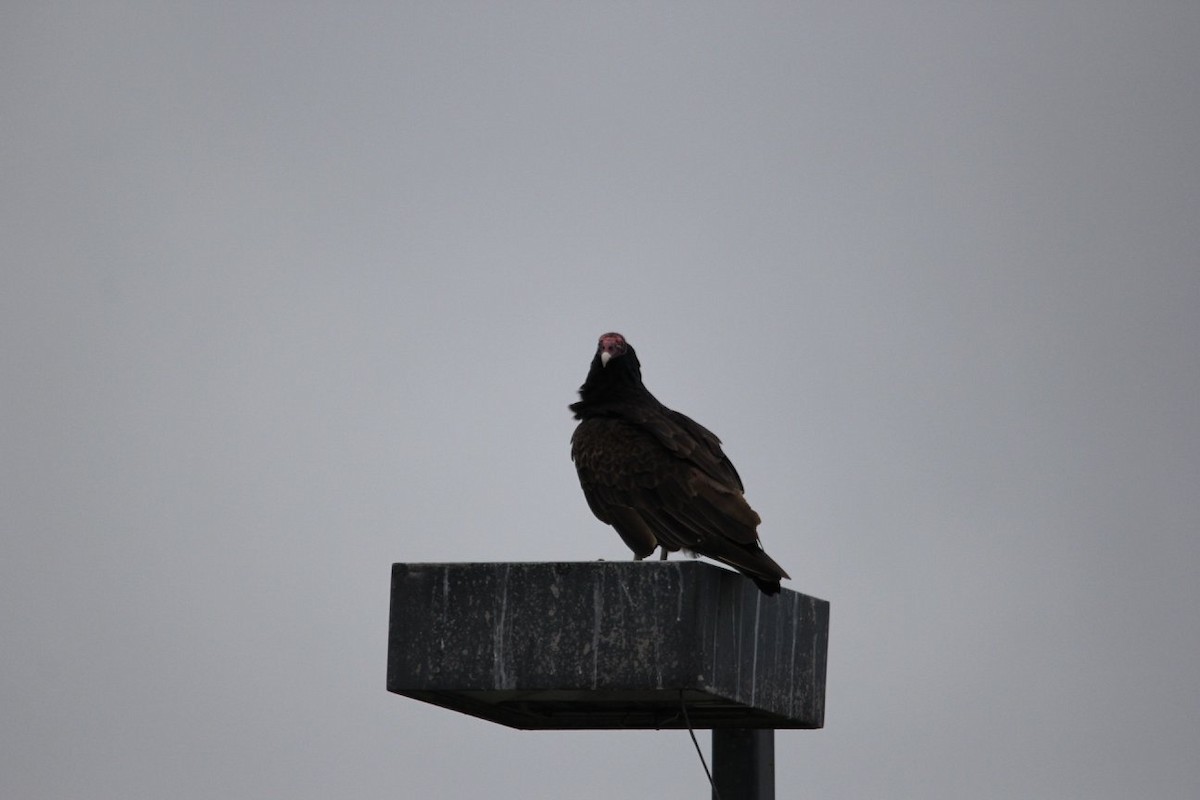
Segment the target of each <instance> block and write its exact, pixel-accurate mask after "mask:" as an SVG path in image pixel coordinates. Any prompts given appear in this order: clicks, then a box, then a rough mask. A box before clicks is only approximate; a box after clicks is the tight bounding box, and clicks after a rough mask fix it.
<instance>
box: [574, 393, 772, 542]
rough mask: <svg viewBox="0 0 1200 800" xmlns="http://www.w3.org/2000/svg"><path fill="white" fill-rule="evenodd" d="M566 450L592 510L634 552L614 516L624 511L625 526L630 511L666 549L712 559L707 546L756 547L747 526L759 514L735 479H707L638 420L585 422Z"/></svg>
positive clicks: (752, 527) (756, 520) (754, 536)
mask: <svg viewBox="0 0 1200 800" xmlns="http://www.w3.org/2000/svg"><path fill="white" fill-rule="evenodd" d="M681 441H682V440H681ZM571 456H572V458H573V459H574V460H575V468H576V470H578V472H579V482H580V484H581V485H582V486H583V491H584V495H585V496H586V497H587V500H588V505H589V506H591V508H592V511H593V513H595V514H596V516H597V517H599V518H600V520H601V521H604V522H608V523H609V524H610V525H613V527H616V528H617V530H618V532H619V533H621V536H622V538H625V540H626V544H629V545H630V548H631V549H633V551H634V553H635V554H637V553H638V552H639V549H638V548H637V547H635V546H634V545H633V544H631V543H630V541H629V536H628V535H627V531H623V530H622V529H621V526H620V525H619V524H618V522H619V520H618V519H617V517H618V516H621V515H623V516H625V517H626V519H625V520H624V522H625V523H626V525H627V526H628V525H629V519H628V518H629V517H631V516H632V517H633V518H636V519H638V520H640V521H641V522H642V523H643V526H644V528H645V529H647V530H648V531H649V532H650V533H651V534H652V535H653V537H654V539H655V540H656V541H657V543H658V544H661V545H663V546H664V547H666V548H667V549H669V550H679V549H687V550H694V551H695V552H698V553H701V554H704V555H710V554H711V555H713V556H714V557H717V556H716V553H715V552H714V553H710V551H713V550H714V549H715V550H718V551H720V550H723V549H726V548H724V547H723V543H727V544H728V545H729V546H731V547H736V548H738V549H741V548H744V547H746V546H750V547H752V548H753V549H754V550H756V551H757V552H761V550H760V549H759V547H758V535H757V532H756V530H755V529H756V527H757V526H758V524H759V517H758V514H756V513H755V512H754V510H753V509H752V508H750V505H749V504H748V503H747V502H746V500H745V498H743V497H742V493H741V488H740V484H739V485H738V486H736V487H734V486H729V485H727V484H726V483H724V482H722V481H718V480H716V479H714V478H712V477H711V476H710V475H708V474H707V472H706V471H704V470H703V469H701V468H700V467H699V466H697V465H696V464H695V463H694V462H693V461H692V460H690V459H687V458H683V457H681V456H680V455H677V454H676V452H673V451H672V450H671V449H669V448H668V447H667V446H665V445H664V444H663V443H662V441H661V440H660V437H659V436H657V435H655V434H654V433H651V432H649V431H647V430H646V429H644V428H642V427H641V426H638V425H634V424H630V423H629V422H627V421H625V420H623V419H618V418H613V417H599V418H594V419H589V420H585V421H584V422H582V423H580V425H579V427H578V428H576V431H575V435H574V436H573V437H572V440H571ZM649 549H650V550H653V549H654V545H653V544H651V545H650V548H649ZM730 563H735V562H734V561H732V560H731V562H730Z"/></svg>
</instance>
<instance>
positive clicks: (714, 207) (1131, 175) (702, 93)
mask: <svg viewBox="0 0 1200 800" xmlns="http://www.w3.org/2000/svg"><path fill="white" fill-rule="evenodd" d="M1198 42H1200V5H1198V4H1196V3H1185V2H1181V3H1127V4H1115V3H1100V2H1096V3H1083V2H1075V3H1066V2H1062V3H1058V2H1054V3H1036V4H1035V3H1022V4H1017V3H1007V4H990V3H989V4H982V3H980V4H965V3H964V4H958V3H946V4H942V3H937V4H934V3H907V4H899V3H890V2H889V3H883V2H880V3H868V4H855V5H854V6H853V7H851V6H850V4H822V5H813V4H791V3H789V4H783V3H778V4H746V3H737V4H734V3H730V4H722V5H716V4H709V3H661V4H625V3H621V4H596V3H536V4H535V3H518V4H482V3H470V4H453V3H440V4H432V3H430V4H403V3H401V4H397V3H379V4H375V3H370V4H329V5H328V6H321V5H313V4H291V3H289V4H284V3H261V4H246V3H228V4H221V3H203V4H200V3H196V4H187V3H177V4H160V3H149V4H138V3H112V2H90V3H10V4H8V6H7V7H6V10H5V12H4V14H3V24H2V25H0V102H2V106H3V115H2V120H3V121H2V122H0V180H2V183H3V187H4V189H3V192H2V193H0V226H2V231H3V239H2V240H3V253H2V256H0V258H2V284H0V287H2V291H0V369H2V373H0V374H3V377H4V387H5V388H4V391H3V393H2V395H0V413H2V418H0V422H2V427H0V437H2V438H0V469H2V470H3V472H2V475H0V491H2V493H3V495H2V502H0V523H2V525H3V533H4V542H5V544H4V546H3V557H2V558H0V602H2V604H3V608H4V613H3V615H2V616H0V642H2V643H3V646H2V648H0V795H2V796H4V797H12V798H35V797H36V798H89V799H91V798H122V800H124V799H126V798H131V797H173V798H184V799H185V800H191V799H192V798H265V797H289V798H297V799H298V800H306V799H307V798H314V799H315V798H322V799H323V798H330V797H353V798H366V799H370V798H378V799H379V800H383V799H384V798H388V799H389V800H390V799H391V798H396V797H446V798H458V797H487V798H529V797H534V798H585V799H586V798H604V799H605V800H608V798H612V797H662V798H695V797H706V796H707V795H706V792H707V786H706V783H705V779H704V775H703V772H702V771H701V769H700V766H699V764H698V763H697V761H696V756H695V753H694V751H693V750H692V747H691V743H690V741H689V740H688V739H687V736H686V734H684V733H681V732H661V733H658V732H639V733H618V732H589V733H582V732H568V733H529V732H517V731H512V730H509V729H506V728H500V727H498V726H493V725H490V724H487V723H483V722H480V721H477V720H475V719H472V718H469V717H465V716H461V715H457V714H454V713H452V712H449V711H444V710H441V709H436V708H431V707H426V706H423V705H422V704H420V703H417V702H415V701H412V700H407V699H403V698H400V697H397V696H394V695H390V694H388V693H387V692H386V691H385V688H384V678H385V668H386V637H387V608H388V585H389V571H390V565H391V563H392V562H395V561H414V562H417V561H506V560H590V559H597V558H606V559H622V558H626V557H627V556H628V551H627V550H626V549H625V547H624V545H623V544H622V543H621V541H620V540H619V538H618V537H617V536H616V534H615V533H614V532H613V531H612V530H611V529H609V528H607V527H605V526H603V525H601V524H600V523H599V522H597V521H596V520H595V519H593V518H592V516H591V514H590V512H589V511H588V509H587V506H586V504H585V503H584V500H583V496H582V493H581V492H580V490H579V487H578V484H577V481H576V478H575V474H574V470H573V468H572V465H571V463H570V460H569V456H568V439H569V437H570V435H571V431H572V428H573V424H574V423H573V421H572V420H571V418H570V415H569V414H568V412H567V410H566V406H567V404H568V403H570V402H573V401H574V400H575V399H576V395H575V391H576V389H577V387H578V386H579V384H580V383H581V382H582V381H583V378H584V375H585V374H586V371H587V366H588V362H589V360H590V359H591V357H592V353H593V349H594V347H595V339H596V336H597V335H598V334H600V333H602V332H604V331H608V330H617V331H620V332H622V333H624V334H625V335H626V336H627V337H628V338H629V339H630V341H631V342H633V343H634V345H635V346H636V347H637V348H638V351H639V354H640V356H641V360H642V363H643V369H644V374H645V378H646V382H647V385H648V386H649V387H650V389H651V390H652V391H654V392H655V394H657V395H658V397H659V398H660V399H662V400H663V401H664V402H666V403H667V404H668V405H671V406H672V407H674V408H676V409H678V410H680V411H683V412H684V413H687V414H689V415H691V416H693V417H695V418H696V419H698V420H699V421H700V422H702V423H703V424H705V425H706V426H708V427H710V428H712V429H713V430H715V431H716V432H717V433H718V434H719V435H720V436H721V437H722V439H723V440H724V441H725V445H726V452H727V453H728V454H729V455H730V457H731V458H732V459H733V461H734V463H735V464H736V465H737V467H738V469H739V470H740V472H741V474H742V477H743V479H744V481H745V483H746V487H747V496H748V498H749V500H750V502H751V503H752V504H753V505H754V507H755V508H756V509H757V510H758V511H759V513H760V514H761V515H762V517H763V520H764V524H763V526H762V529H761V534H762V537H763V540H764V542H765V544H766V547H767V549H768V550H769V551H770V552H771V554H772V555H773V556H774V557H775V558H776V559H777V560H778V561H779V562H780V563H781V564H783V565H784V566H785V567H786V568H787V569H788V571H789V572H790V573H791V575H792V576H793V580H792V581H790V582H788V583H787V584H786V585H787V587H788V588H791V589H795V590H798V591H802V592H806V593H808V594H813V595H816V596H818V597H822V598H825V599H828V600H829V601H830V602H831V603H832V616H833V627H832V634H831V642H830V658H829V690H828V696H827V704H826V724H827V727H826V728H825V729H824V730H821V731H797V732H781V733H780V734H778V735H777V741H776V755H777V759H778V762H777V775H778V782H779V786H780V797H800V796H804V797H821V798H846V799H847V800H861V798H955V799H957V798H964V797H971V798H1010V797H1034V798H1089V800H1094V799H1095V798H1113V799H1116V798H1122V799H1124V798H1129V797H1148V798H1149V797H1152V798H1187V799H1188V800H1192V798H1195V797H1197V796H1200V761H1198V760H1197V758H1196V754H1197V752H1198V751H1200V692H1198V691H1197V689H1196V674H1197V664H1198V663H1200V622H1198V621H1197V620H1198V619H1200V616H1198V614H1197V610H1198V608H1200V585H1198V583H1197V580H1196V573H1197V568H1198V566H1200V502H1198V498H1197V495H1198V494H1200V415H1198V397H1200V133H1198V132H1200V46H1198V45H1197V43H1198ZM702 742H703V743H704V745H705V747H706V748H707V735H705V736H704V737H703V738H702Z"/></svg>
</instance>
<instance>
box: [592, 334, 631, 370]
mask: <svg viewBox="0 0 1200 800" xmlns="http://www.w3.org/2000/svg"><path fill="white" fill-rule="evenodd" d="M628 349H629V344H628V343H627V342H626V341H625V337H624V336H622V335H621V334H619V333H606V334H604V335H603V336H601V337H600V343H599V344H598V345H597V347H596V354H597V355H599V356H600V363H601V364H602V365H604V366H606V367H607V366H608V361H609V359H612V358H616V357H617V356H623V355H625V351H627V350H628Z"/></svg>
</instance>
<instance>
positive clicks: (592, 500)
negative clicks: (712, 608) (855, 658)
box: [570, 333, 790, 594]
mask: <svg viewBox="0 0 1200 800" xmlns="http://www.w3.org/2000/svg"><path fill="white" fill-rule="evenodd" d="M579 396H580V398H581V399H580V401H579V402H578V403H573V404H572V405H571V406H570V409H571V411H573V412H575V418H576V419H578V420H581V422H580V423H579V425H578V426H577V427H576V428H575V433H574V434H573V435H572V436H571V460H572V461H574V462H575V469H576V471H578V473H579V484H580V485H581V486H582V487H583V495H584V497H585V498H587V503H588V506H590V507H591V509H592V513H593V514H595V515H596V517H597V518H598V519H599V520H600V521H601V522H604V523H606V524H608V525H612V526H613V527H614V528H616V529H617V533H619V534H620V535H621V538H622V539H623V540H624V541H625V544H626V545H628V547H629V549H630V550H632V551H633V556H634V558H636V559H638V560H639V561H640V560H641V559H643V558H645V557H646V556H648V555H650V554H651V553H653V552H654V550H655V548H657V547H661V548H662V557H663V558H664V559H665V558H666V557H667V553H668V552H671V551H675V550H685V551H691V552H693V553H699V554H700V555H704V556H708V557H709V558H712V559H715V560H716V561H720V562H721V563H722V564H728V565H729V566H731V567H733V568H734V569H736V570H738V571H739V572H741V573H742V574H744V575H746V576H748V577H749V578H750V579H751V580H753V581H754V582H755V583H756V584H757V585H758V588H759V589H761V590H762V591H763V592H765V593H766V594H777V593H778V592H779V579H780V578H787V577H790V576H789V575H788V574H787V573H786V572H784V570H783V568H782V567H780V566H779V565H778V564H776V563H775V561H774V559H772V558H771V557H770V556H768V555H767V554H766V553H765V552H764V551H763V549H762V545H761V544H759V541H758V531H757V530H756V529H757V527H758V524H759V522H760V521H761V520H760V519H759V517H758V514H756V513H755V512H754V509H752V508H750V505H749V504H748V503H747V502H746V500H745V498H744V497H743V496H742V491H743V489H742V479H741V478H740V477H738V474H737V470H735V469H734V468H733V464H731V463H730V461H729V459H728V458H726V456H725V454H724V453H723V452H721V440H720V439H718V438H717V437H716V436H715V435H714V434H713V433H712V432H711V431H710V430H708V429H707V428H705V427H704V426H702V425H700V424H699V423H697V422H695V421H693V420H691V419H690V418H688V417H685V416H684V415H683V414H680V413H679V412H677V411H672V410H671V409H669V408H667V407H666V406H664V405H663V404H662V403H660V402H658V400H657V399H655V397H654V395H652V394H650V392H649V391H648V390H647V389H646V387H645V386H644V385H642V365H641V363H640V362H639V361H638V357H637V353H635V352H634V350H633V347H632V346H631V345H630V344H629V343H628V342H627V341H625V337H624V336H622V335H621V334H619V333H606V334H604V335H603V336H601V337H600V343H599V346H598V347H597V348H596V356H595V358H593V359H592V366H591V369H590V370H589V371H588V376H587V380H586V381H585V382H584V384H583V386H581V387H579Z"/></svg>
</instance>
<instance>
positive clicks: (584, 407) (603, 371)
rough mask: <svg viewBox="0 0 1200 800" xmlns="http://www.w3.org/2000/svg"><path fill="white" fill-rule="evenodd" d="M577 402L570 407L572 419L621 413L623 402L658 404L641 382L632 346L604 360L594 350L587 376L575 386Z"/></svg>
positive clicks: (638, 366)
mask: <svg viewBox="0 0 1200 800" xmlns="http://www.w3.org/2000/svg"><path fill="white" fill-rule="evenodd" d="M579 398H580V400H579V402H578V403H573V404H572V405H571V406H570V408H571V411H573V412H575V418H576V419H587V418H588V417H609V416H621V413H620V409H621V407H622V406H624V405H627V404H630V403H632V404H634V405H641V406H642V407H644V406H645V404H647V403H650V404H654V405H659V402H658V400H656V399H655V398H654V395H652V394H650V392H649V390H647V389H646V387H645V386H644V385H642V368H641V364H640V363H638V360H637V355H636V354H635V353H634V352H633V348H629V351H628V352H626V353H625V354H624V355H621V356H619V357H616V358H610V359H608V363H607V364H606V363H605V362H604V360H602V359H601V358H600V354H599V353H597V354H596V357H595V358H594V359H592V367H591V369H590V370H588V376H587V380H586V381H584V383H583V386H580V387H579Z"/></svg>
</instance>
